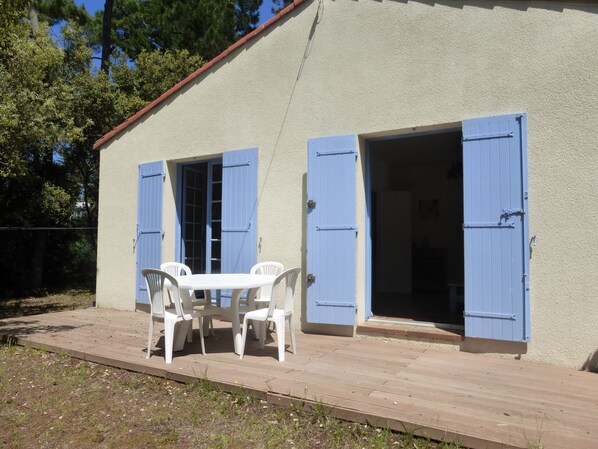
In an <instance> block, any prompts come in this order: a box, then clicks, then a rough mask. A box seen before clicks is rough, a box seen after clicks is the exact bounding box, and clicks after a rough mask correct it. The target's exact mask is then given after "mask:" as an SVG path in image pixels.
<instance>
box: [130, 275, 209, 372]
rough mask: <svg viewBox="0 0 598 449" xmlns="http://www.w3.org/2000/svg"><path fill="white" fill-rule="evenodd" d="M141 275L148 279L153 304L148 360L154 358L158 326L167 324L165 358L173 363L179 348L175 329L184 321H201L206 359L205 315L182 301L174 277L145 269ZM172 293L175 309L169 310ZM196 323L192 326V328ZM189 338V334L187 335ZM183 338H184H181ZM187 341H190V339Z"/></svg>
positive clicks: (200, 331) (200, 328)
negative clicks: (176, 349) (166, 300)
mask: <svg viewBox="0 0 598 449" xmlns="http://www.w3.org/2000/svg"><path fill="white" fill-rule="evenodd" d="M141 274H142V275H143V277H144V278H145V283H146V285H147V293H148V295H149V300H150V310H151V312H150V324H149V335H148V338H147V356H146V358H148V359H149V358H150V355H151V348H152V338H153V334H154V322H155V321H158V322H162V323H164V337H165V338H164V348H165V355H164V359H165V360H166V363H172V351H173V346H174V344H175V341H174V337H175V328H176V325H177V324H179V323H181V322H183V321H191V322H192V321H193V318H197V319H198V321H199V335H200V336H201V352H202V354H204V355H205V353H206V350H205V347H204V340H203V316H202V313H201V311H199V310H194V309H193V305H192V304H191V302H190V301H189V299H188V298H183V297H181V295H180V293H179V284H178V282H177V280H176V279H175V277H174V276H172V275H170V274H168V273H166V272H165V271H162V270H156V269H153V268H145V269H143V270H141ZM165 291H168V294H169V296H170V300H171V301H172V303H173V304H174V309H167V308H166V302H165V298H164V292H165ZM191 324H192V323H189V326H190V327H191ZM187 335H188V334H187ZM179 338H180V336H179ZM187 341H190V340H189V338H188V337H187ZM176 343H177V346H178V345H179V344H181V345H184V341H182V342H180V341H177V342H176Z"/></svg>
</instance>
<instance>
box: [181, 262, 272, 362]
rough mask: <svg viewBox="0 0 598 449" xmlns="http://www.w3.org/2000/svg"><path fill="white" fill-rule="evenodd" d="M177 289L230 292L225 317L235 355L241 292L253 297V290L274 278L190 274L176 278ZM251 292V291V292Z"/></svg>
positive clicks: (238, 339) (239, 324)
mask: <svg viewBox="0 0 598 449" xmlns="http://www.w3.org/2000/svg"><path fill="white" fill-rule="evenodd" d="M176 279H177V281H178V283H179V288H181V289H189V290H232V291H233V294H232V297H231V303H230V308H229V309H230V310H229V311H228V313H227V315H229V318H230V320H231V323H232V326H233V342H234V347H235V354H239V353H240V351H241V322H240V320H239V298H240V297H241V293H242V292H243V290H249V293H248V295H247V297H252V296H254V295H255V290H257V289H258V288H260V287H265V286H266V285H272V284H273V283H274V280H275V279H276V276H273V275H266V274H245V273H238V274H232V273H231V274H229V273H222V274H192V275H190V276H176ZM252 290H253V291H252Z"/></svg>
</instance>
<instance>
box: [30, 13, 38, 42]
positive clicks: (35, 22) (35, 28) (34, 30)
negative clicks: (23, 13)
mask: <svg viewBox="0 0 598 449" xmlns="http://www.w3.org/2000/svg"><path fill="white" fill-rule="evenodd" d="M29 22H30V23H31V34H33V35H34V36H37V33H38V31H39V18H38V16H37V10H36V9H35V8H34V7H33V6H32V7H30V8H29Z"/></svg>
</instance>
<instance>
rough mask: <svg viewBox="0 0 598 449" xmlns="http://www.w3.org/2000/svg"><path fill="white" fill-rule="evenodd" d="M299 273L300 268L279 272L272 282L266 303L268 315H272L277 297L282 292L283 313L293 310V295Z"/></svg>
mask: <svg viewBox="0 0 598 449" xmlns="http://www.w3.org/2000/svg"><path fill="white" fill-rule="evenodd" d="M299 273H301V268H291V269H289V270H286V271H284V272H282V273H281V274H279V275H278V276H277V277H276V279H275V280H274V283H273V284H272V296H271V300H270V304H269V305H268V316H269V317H270V316H272V314H273V313H274V309H276V302H277V299H278V298H279V296H280V295H281V294H283V293H284V295H283V296H284V305H283V309H284V312H285V314H287V313H292V312H293V296H294V294H295V285H296V284H297V278H298V277H299ZM283 281H284V290H283V291H281V284H282V283H283Z"/></svg>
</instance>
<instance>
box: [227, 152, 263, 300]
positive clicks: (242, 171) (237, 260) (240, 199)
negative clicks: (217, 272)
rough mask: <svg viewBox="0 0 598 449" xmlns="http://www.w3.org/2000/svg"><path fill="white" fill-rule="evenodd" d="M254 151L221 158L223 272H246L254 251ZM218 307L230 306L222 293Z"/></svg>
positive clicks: (256, 155)
mask: <svg viewBox="0 0 598 449" xmlns="http://www.w3.org/2000/svg"><path fill="white" fill-rule="evenodd" d="M257 158H258V153H257V148H251V149H247V150H237V151H227V152H226V153H224V154H223V156H222V273H249V271H250V270H251V267H252V266H253V265H255V263H256V257H257V256H256V251H257V223H256V217H257ZM221 304H222V305H223V306H224V307H227V306H229V304H230V292H222V297H221Z"/></svg>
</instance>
